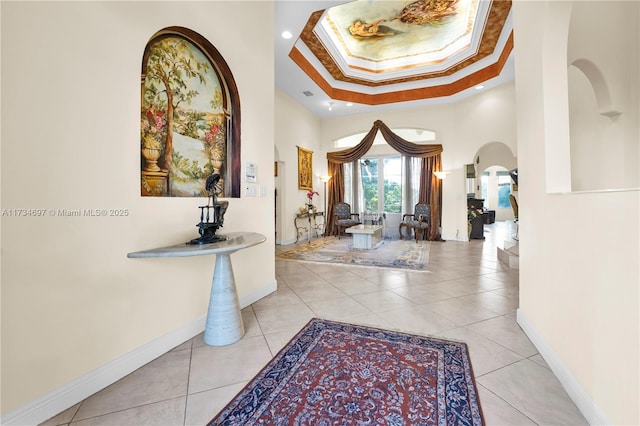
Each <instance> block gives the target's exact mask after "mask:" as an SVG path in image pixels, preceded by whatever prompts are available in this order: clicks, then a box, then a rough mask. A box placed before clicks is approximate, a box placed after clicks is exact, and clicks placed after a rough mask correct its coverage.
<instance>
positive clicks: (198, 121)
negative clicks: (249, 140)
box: [142, 37, 226, 196]
mask: <svg viewBox="0 0 640 426" xmlns="http://www.w3.org/2000/svg"><path fill="white" fill-rule="evenodd" d="M142 101H143V105H142V107H143V111H142V113H143V115H142V120H143V121H142V130H143V136H142V137H143V141H145V140H148V138H147V139H145V138H146V136H145V135H144V133H145V132H147V133H149V132H151V133H156V136H157V137H156V139H160V141H158V142H156V143H158V144H159V145H160V146H159V150H160V151H161V152H162V154H161V159H160V160H159V161H158V163H159V164H160V165H161V166H162V171H166V172H167V173H168V176H169V183H170V185H169V186H168V188H167V190H166V192H167V193H166V194H153V195H169V196H203V195H205V190H204V179H206V178H207V176H209V175H211V174H212V173H214V172H217V173H221V174H223V173H222V171H221V167H222V163H223V161H224V159H225V157H226V149H225V148H226V146H225V145H226V131H225V129H226V118H225V114H224V110H223V96H222V91H221V88H220V82H219V79H218V77H217V75H216V73H215V71H214V70H213V68H212V66H211V64H210V63H209V61H208V60H207V58H206V57H205V56H204V55H203V54H202V52H200V51H199V50H198V49H197V48H196V47H195V46H194V45H192V44H191V43H190V42H189V41H187V40H185V39H183V38H180V37H164V38H160V39H158V40H156V41H154V42H153V43H152V44H150V45H149V50H148V55H147V61H146V72H145V75H144V82H143V100H142ZM158 116H161V119H162V120H163V121H161V122H160V124H162V126H161V128H160V129H158V125H157V124H158V122H157V120H152V119H150V117H151V118H155V117H158ZM154 124H155V126H154ZM145 143H147V142H145ZM146 170H149V169H146ZM143 181H144V178H143ZM143 185H144V182H143ZM219 185H220V187H219V191H218V192H221V191H222V190H223V186H222V185H223V184H222V180H221V182H220V184H219Z"/></svg>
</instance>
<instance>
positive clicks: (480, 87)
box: [476, 84, 484, 90]
mask: <svg viewBox="0 0 640 426" xmlns="http://www.w3.org/2000/svg"><path fill="white" fill-rule="evenodd" d="M480 89H484V86H483V85H482V84H478V85H477V86H476V90H480Z"/></svg>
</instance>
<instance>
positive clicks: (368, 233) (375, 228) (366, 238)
mask: <svg viewBox="0 0 640 426" xmlns="http://www.w3.org/2000/svg"><path fill="white" fill-rule="evenodd" d="M344 232H346V233H349V234H353V248H359V249H372V248H373V247H374V246H375V245H376V243H377V242H378V241H380V238H381V235H382V225H355V226H352V227H350V228H347V229H345V230H344Z"/></svg>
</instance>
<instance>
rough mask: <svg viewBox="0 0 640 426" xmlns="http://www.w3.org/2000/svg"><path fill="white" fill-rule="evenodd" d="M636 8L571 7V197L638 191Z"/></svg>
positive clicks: (626, 4) (625, 4) (600, 4)
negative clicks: (585, 194) (573, 193)
mask: <svg viewBox="0 0 640 426" xmlns="http://www.w3.org/2000/svg"><path fill="white" fill-rule="evenodd" d="M639 9H640V8H639V7H638V4H637V2H573V5H572V8H571V16H570V20H569V22H568V37H567V54H566V57H567V63H568V65H567V98H568V106H569V116H568V123H569V145H570V164H569V165H568V168H569V169H570V171H571V185H570V188H571V191H573V192H581V191H602V190H620V189H622V190H624V189H633V188H638V187H640V174H639V172H638V169H639V167H638V160H639V158H640V148H639V145H640V144H638V140H639V134H640V130H639V128H640V123H639V118H638V104H639V97H640V95H639V89H638V87H639V81H640V76H639V65H638V61H639V54H638V51H639V50H640V49H639V44H640V42H639V38H640V37H639V36H638V24H639ZM593 28H598V31H595V32H594V31H593ZM634 88H635V89H634ZM634 111H635V112H634Z"/></svg>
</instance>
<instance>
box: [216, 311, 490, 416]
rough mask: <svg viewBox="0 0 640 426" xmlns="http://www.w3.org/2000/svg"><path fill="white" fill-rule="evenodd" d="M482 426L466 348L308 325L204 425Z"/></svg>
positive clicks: (317, 321) (385, 332)
mask: <svg viewBox="0 0 640 426" xmlns="http://www.w3.org/2000/svg"><path fill="white" fill-rule="evenodd" d="M258 424H259V425H327V426H328V425H398V426H399V425H407V426H409V425H483V424H484V421H483V418H482V412H481V409H480V403H479V399H478V392H477V388H476V385H475V382H474V379H473V372H472V370H471V362H470V360H469V353H468V349H467V346H466V344H464V343H459V342H453V341H448V340H442V339H435V338H431V337H423V336H417V335H411V334H405V333H399V332H394V331H389V330H382V329H378V328H372V327H365V326H359V325H353V324H346V323H340V322H333V321H326V320H321V319H317V318H314V319H312V320H311V321H310V322H309V323H308V324H307V325H306V326H305V327H303V329H302V330H301V331H300V332H299V333H298V334H297V335H296V336H295V337H294V338H293V339H292V340H291V341H290V342H289V343H288V344H287V345H286V346H285V347H284V348H283V349H282V350H281V351H280V352H279V353H278V354H277V355H276V356H275V357H274V358H273V359H272V360H271V361H270V362H269V364H267V366H266V367H265V368H264V369H263V370H262V371H261V372H260V373H258V375H257V376H256V377H255V378H253V379H252V380H251V381H250V382H249V383H248V384H247V385H246V386H245V388H244V389H243V390H242V391H241V392H240V393H239V394H238V395H237V396H236V397H235V398H234V399H233V400H232V401H231V402H230V403H229V404H228V405H227V406H226V407H225V408H224V409H223V410H222V411H221V412H220V413H219V414H218V415H217V416H216V417H215V418H214V419H213V420H211V421H210V422H209V425H210V426H211V425H258Z"/></svg>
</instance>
